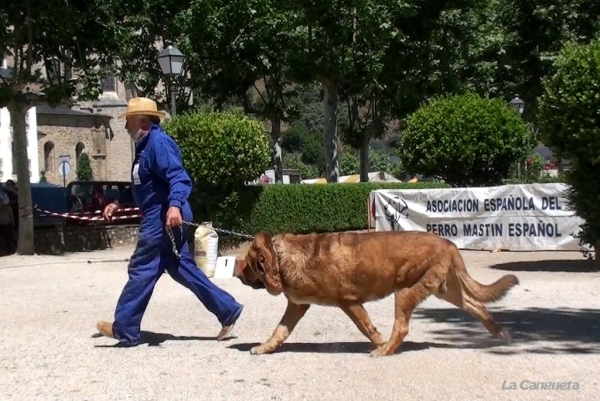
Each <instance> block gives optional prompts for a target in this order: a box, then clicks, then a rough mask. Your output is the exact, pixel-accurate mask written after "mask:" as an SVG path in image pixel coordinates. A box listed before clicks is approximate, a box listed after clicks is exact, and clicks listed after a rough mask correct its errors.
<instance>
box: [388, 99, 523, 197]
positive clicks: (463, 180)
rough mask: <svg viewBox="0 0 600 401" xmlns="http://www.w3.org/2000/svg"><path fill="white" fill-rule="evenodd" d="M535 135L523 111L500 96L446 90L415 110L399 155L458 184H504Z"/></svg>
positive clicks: (412, 166) (413, 167) (411, 167)
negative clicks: (521, 115)
mask: <svg viewBox="0 0 600 401" xmlns="http://www.w3.org/2000/svg"><path fill="white" fill-rule="evenodd" d="M532 147H533V140H532V138H531V135H530V133H529V132H528V130H527V126H526V125H525V123H524V122H523V120H522V119H521V117H520V116H519V114H518V113H517V112H516V111H514V110H513V109H511V108H510V106H508V105H507V104H506V103H505V102H503V101H502V100H500V99H484V98H481V97H480V96H478V95H476V94H466V95H459V96H440V97H436V98H434V99H432V100H431V101H430V102H429V103H427V104H424V105H423V107H421V108H420V109H419V110H418V111H416V112H415V113H414V114H412V115H411V116H410V117H409V118H408V120H407V124H406V129H405V130H404V132H403V137H402V143H401V147H400V150H399V156H400V159H401V161H402V164H403V165H404V166H405V168H406V169H407V170H408V172H409V173H411V174H415V173H421V174H425V175H430V176H440V177H442V178H443V179H444V180H445V181H446V182H448V183H449V184H451V185H454V186H467V185H469V186H483V185H498V184H500V183H501V180H502V178H504V177H506V176H507V174H508V171H509V168H510V166H511V164H513V163H515V162H517V161H519V160H522V159H523V158H524V157H525V156H526V155H527V154H528V153H529V150H530V149H531V148H532Z"/></svg>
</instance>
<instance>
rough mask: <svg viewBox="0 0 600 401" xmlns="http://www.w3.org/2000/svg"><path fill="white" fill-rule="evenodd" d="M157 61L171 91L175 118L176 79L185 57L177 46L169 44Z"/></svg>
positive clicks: (172, 110)
mask: <svg viewBox="0 0 600 401" xmlns="http://www.w3.org/2000/svg"><path fill="white" fill-rule="evenodd" d="M156 59H157V61H158V65H159V66H160V69H161V70H162V73H163V75H164V76H165V77H166V78H167V82H168V86H169V90H170V91H171V115H172V116H173V117H174V116H175V113H176V112H177V107H176V104H175V103H176V101H177V98H176V92H175V79H176V78H177V77H178V76H180V75H181V71H182V67H183V62H184V60H185V57H184V56H183V54H182V53H181V52H180V51H179V50H178V49H177V48H176V47H175V46H173V45H171V44H169V45H168V46H167V47H166V48H164V49H162V50H161V52H160V53H158V57H157V58H156Z"/></svg>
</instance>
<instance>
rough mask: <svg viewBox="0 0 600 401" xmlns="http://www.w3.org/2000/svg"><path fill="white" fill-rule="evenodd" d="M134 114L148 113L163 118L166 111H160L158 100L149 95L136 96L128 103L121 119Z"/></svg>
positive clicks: (147, 114)
mask: <svg viewBox="0 0 600 401" xmlns="http://www.w3.org/2000/svg"><path fill="white" fill-rule="evenodd" d="M133 115H146V116H155V117H158V118H163V117H164V116H165V113H164V112H163V111H158V108H157V106H156V102H155V101H154V100H152V99H148V98H147V97H134V98H132V99H130V100H129V102H128V103H127V111H126V112H125V113H123V114H121V115H120V116H119V119H121V118H125V117H127V116H133Z"/></svg>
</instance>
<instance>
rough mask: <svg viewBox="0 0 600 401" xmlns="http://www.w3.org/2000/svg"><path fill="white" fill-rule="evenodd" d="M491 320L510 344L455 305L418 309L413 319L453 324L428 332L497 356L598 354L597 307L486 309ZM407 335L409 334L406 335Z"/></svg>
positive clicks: (599, 313)
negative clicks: (507, 335)
mask: <svg viewBox="0 0 600 401" xmlns="http://www.w3.org/2000/svg"><path fill="white" fill-rule="evenodd" d="M489 310H490V312H491V314H492V316H493V317H494V320H496V322H497V323H498V324H500V325H501V326H502V327H503V328H505V329H508V330H509V332H510V333H511V334H512V344H510V345H506V343H505V342H502V341H500V340H495V339H491V334H490V333H489V332H488V331H487V330H486V329H485V328H484V327H483V324H482V323H481V322H480V321H479V320H477V319H475V318H473V317H471V316H470V315H468V314H467V313H466V312H463V311H462V310H460V309H457V308H448V309H418V310H415V312H414V313H413V319H426V320H431V321H432V322H436V323H448V324H450V325H451V326H452V327H450V328H444V329H437V330H436V329H435V326H434V325H431V326H430V330H428V331H429V332H430V333H432V334H433V335H434V336H435V340H436V341H443V342H446V343H449V344H453V345H454V346H455V347H456V348H487V349H488V350H489V352H492V353H494V354H500V355H512V354H519V353H534V354H600V310H598V309H548V308H529V309H496V310H494V309H491V308H490V309H489ZM409 335H410V334H409Z"/></svg>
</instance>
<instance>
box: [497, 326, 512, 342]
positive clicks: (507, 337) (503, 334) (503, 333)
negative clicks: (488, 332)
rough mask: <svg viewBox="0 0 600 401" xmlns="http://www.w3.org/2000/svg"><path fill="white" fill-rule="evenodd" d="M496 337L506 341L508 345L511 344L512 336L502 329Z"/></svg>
mask: <svg viewBox="0 0 600 401" xmlns="http://www.w3.org/2000/svg"><path fill="white" fill-rule="evenodd" d="M498 337H499V338H501V339H503V340H504V341H506V343H507V344H508V345H510V344H512V335H511V334H510V332H509V331H508V330H506V329H502V330H501V331H500V334H499V336H498Z"/></svg>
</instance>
